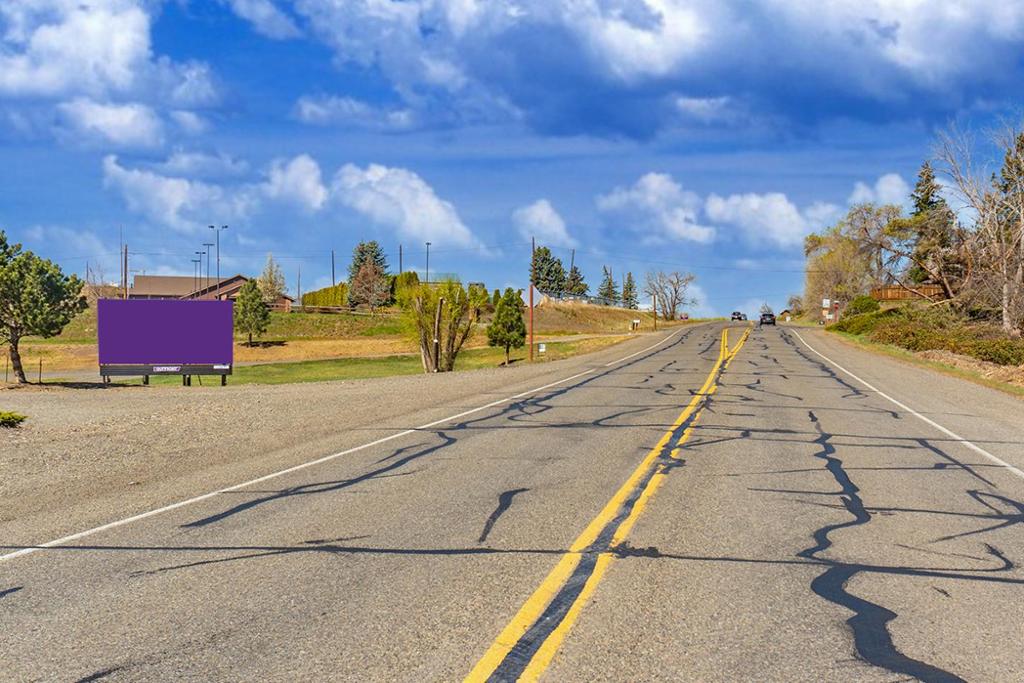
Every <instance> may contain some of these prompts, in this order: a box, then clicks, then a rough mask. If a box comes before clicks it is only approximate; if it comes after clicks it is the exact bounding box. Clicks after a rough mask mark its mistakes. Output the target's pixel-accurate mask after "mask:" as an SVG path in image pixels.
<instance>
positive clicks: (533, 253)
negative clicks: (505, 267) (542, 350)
mask: <svg viewBox="0 0 1024 683" xmlns="http://www.w3.org/2000/svg"><path fill="white" fill-rule="evenodd" d="M536 251H537V242H536V240H535V239H534V238H533V237H531V238H530V362H531V363H532V362H533V281H534V280H535V279H537V278H536V275H537V274H536V273H535V272H533V264H534V256H536Z"/></svg>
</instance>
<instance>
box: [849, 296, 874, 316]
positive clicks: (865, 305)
mask: <svg viewBox="0 0 1024 683" xmlns="http://www.w3.org/2000/svg"><path fill="white" fill-rule="evenodd" d="M880 308H881V306H880V305H879V303H878V302H877V301H875V300H874V299H872V298H871V297H870V296H868V295H867V294H861V295H860V296H858V297H854V299H853V301H851V302H850V303H848V304H847V305H846V310H845V311H844V313H845V314H846V315H861V314H862V313H874V312H875V311H877V310H879V309H880Z"/></svg>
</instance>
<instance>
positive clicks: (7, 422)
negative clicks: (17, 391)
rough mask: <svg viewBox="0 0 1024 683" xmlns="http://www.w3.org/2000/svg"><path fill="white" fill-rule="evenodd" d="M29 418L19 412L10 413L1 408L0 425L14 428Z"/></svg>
mask: <svg viewBox="0 0 1024 683" xmlns="http://www.w3.org/2000/svg"><path fill="white" fill-rule="evenodd" d="M27 419H28V418H27V417H25V416H24V415H19V414H18V413H8V412H4V411H2V410H0V427H7V428H14V427H17V426H18V425H20V424H21V423H22V422H24V421H25V420H27Z"/></svg>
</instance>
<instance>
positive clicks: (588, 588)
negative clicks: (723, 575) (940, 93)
mask: <svg viewBox="0 0 1024 683" xmlns="http://www.w3.org/2000/svg"><path fill="white" fill-rule="evenodd" d="M728 334H729V333H728V329H724V330H722V339H721V344H720V346H719V352H718V358H717V359H716V361H715V364H714V366H713V367H712V369H711V372H710V373H709V374H708V376H707V379H706V380H705V381H704V384H703V386H701V388H700V391H698V392H697V393H696V394H694V395H693V397H692V398H691V399H690V402H689V403H688V404H687V406H686V408H684V409H683V411H682V412H681V413H680V414H679V417H677V418H676V420H675V422H674V423H673V424H672V426H671V428H669V430H668V431H666V432H665V434H664V435H663V436H662V437H661V439H659V440H658V443H657V444H656V445H655V446H654V448H652V449H651V451H650V452H649V453H648V454H647V455H646V456H645V457H644V459H643V460H642V461H641V462H640V464H639V465H638V466H637V468H636V469H635V470H634V471H633V473H632V474H631V475H630V476H629V479H627V480H626V482H625V483H624V484H623V485H622V486H621V487H620V488H619V490H618V491H616V493H615V495H614V496H612V498H611V500H609V501H608V503H607V504H606V505H605V506H604V508H602V509H601V511H600V512H599V513H598V514H597V516H596V517H594V519H593V520H591V522H590V523H589V524H588V525H587V527H586V528H585V529H584V530H583V533H581V534H580V535H579V536H578V537H577V538H576V540H575V541H574V542H573V543H572V545H571V546H570V547H569V550H568V552H567V553H565V554H564V555H563V556H562V557H561V559H560V560H559V561H558V564H557V565H555V568H554V569H552V570H551V572H550V573H549V574H548V575H547V577H546V578H545V579H544V581H542V582H541V584H540V586H538V588H537V589H536V590H535V591H534V593H533V594H532V595H531V596H530V597H529V598H527V600H526V602H525V603H523V606H522V607H520V609H519V611H518V612H517V613H516V615H515V616H514V617H513V618H512V620H511V621H510V622H509V623H508V625H507V626H506V627H505V628H504V629H503V630H502V632H501V633H500V634H499V635H498V637H497V638H496V639H495V641H494V642H493V643H492V644H491V646H490V648H488V650H487V652H485V653H484V655H483V657H481V658H480V661H479V662H477V664H476V666H475V667H473V670H472V671H470V673H469V675H467V676H466V679H465V680H466V681H486V680H487V679H488V677H490V676H491V674H493V673H494V672H495V670H496V669H497V668H498V667H499V666H500V665H501V663H502V662H503V661H504V659H505V658H506V656H507V655H508V654H509V652H511V650H512V648H514V647H515V646H516V644H517V643H518V642H519V640H520V638H522V637H523V635H524V634H525V633H526V632H527V631H528V630H529V629H530V627H531V626H533V624H534V623H536V622H537V620H538V619H539V618H540V616H541V614H542V613H543V612H544V610H545V609H546V608H547V606H548V605H549V604H550V603H551V601H552V600H553V599H554V597H555V596H556V595H557V594H558V592H559V591H560V590H561V589H562V587H563V586H564V585H565V584H566V582H567V581H568V580H569V578H570V576H572V574H573V572H574V571H575V570H576V568H577V567H578V566H579V564H580V561H581V559H582V557H583V552H584V551H585V550H587V548H589V547H590V546H591V545H593V544H594V542H595V541H596V540H597V538H598V536H599V535H600V533H601V531H602V530H604V529H605V528H606V527H607V526H608V524H609V523H610V522H612V521H613V520H614V519H615V518H616V516H617V515H618V513H619V511H620V510H621V509H622V506H623V505H624V504H625V503H626V501H627V500H628V499H629V498H630V496H631V495H633V494H635V492H636V489H637V487H638V486H640V484H641V482H642V481H643V480H644V478H645V477H647V476H648V474H649V473H650V471H651V468H652V467H654V466H655V465H656V464H657V460H658V458H659V457H660V456H661V455H662V453H663V452H664V450H665V448H666V446H668V445H669V442H670V441H671V440H672V435H673V434H675V433H676V431H677V430H678V429H679V428H680V427H681V426H682V425H684V424H686V423H687V421H688V420H690V423H689V424H688V425H687V427H686V429H684V430H683V433H682V434H681V435H680V437H679V439H678V440H677V441H676V443H675V444H673V445H672V450H671V451H670V453H669V457H670V458H672V459H673V460H679V453H680V451H681V449H682V446H683V444H684V443H685V442H686V441H687V440H688V439H689V438H690V435H691V434H692V432H693V425H694V423H695V422H696V421H697V420H698V419H699V418H700V415H701V413H702V412H703V402H704V399H705V398H706V397H708V396H710V395H711V394H713V393H714V392H715V391H716V389H717V388H718V385H717V379H718V376H719V374H720V373H721V372H722V371H724V370H725V368H727V367H728V366H729V363H731V362H732V359H733V358H735V357H736V354H738V353H739V351H740V349H741V348H742V347H743V344H744V342H746V340H747V337H748V336H749V335H750V330H749V329H747V331H746V332H745V333H744V334H743V336H742V337H741V338H740V340H739V342H738V343H737V344H736V347H735V348H734V349H732V350H730V349H729V336H728ZM691 417H692V420H691ZM665 476H666V468H665V466H664V464H661V465H659V466H658V469H657V471H655V472H654V474H653V475H651V476H650V478H649V479H648V481H647V483H646V485H645V486H644V488H643V490H642V491H641V492H640V495H639V496H638V497H637V499H636V502H635V503H634V504H633V507H632V509H631V510H630V512H629V514H628V515H627V516H626V518H625V519H624V520H623V521H622V522H621V523H620V524H619V526H618V528H617V529H616V530H615V534H614V535H613V537H612V540H611V543H610V545H609V547H610V549H614V548H615V547H616V546H618V545H619V544H621V543H622V542H623V541H624V540H625V539H626V537H627V536H628V534H629V532H630V530H631V529H632V528H633V525H634V524H635V523H636V520H637V519H639V517H640V515H641V514H642V513H643V510H644V508H645V507H646V505H647V503H648V501H649V500H650V499H651V497H652V496H653V495H654V493H655V492H656V491H657V490H658V488H659V487H660V486H661V484H662V482H663V481H664V479H665ZM614 557H615V555H614V553H612V552H608V551H605V552H602V553H600V554H599V555H598V557H597V560H596V563H595V565H594V569H593V571H592V572H591V574H590V576H589V577H588V578H587V580H586V582H585V584H584V586H583V589H582V590H581V592H580V593H579V595H578V596H577V597H576V599H575V600H574V601H573V604H572V605H571V607H570V608H569V610H568V612H567V613H566V614H565V616H564V618H563V619H562V621H561V623H559V624H558V626H557V627H555V629H554V630H553V631H552V632H551V633H550V634H549V635H548V636H547V638H546V639H545V640H544V642H543V643H542V644H541V646H540V648H539V649H538V650H537V651H536V653H535V654H534V655H533V657H532V658H531V660H530V662H529V664H528V665H527V666H526V668H525V669H524V670H523V673H522V674H521V675H520V677H519V680H521V681H534V680H537V678H538V677H539V676H540V675H541V674H542V673H543V672H544V670H545V669H547V667H548V665H549V664H550V663H551V660H552V658H553V657H554V656H555V653H557V652H558V648H559V647H560V646H561V644H562V642H563V641H564V640H565V637H566V636H567V635H568V633H569V630H570V629H571V628H572V626H573V624H574V623H575V622H576V620H577V619H578V617H579V614H580V612H581V611H582V610H583V607H584V605H585V604H586V603H587V601H588V600H589V599H590V596H591V595H592V594H593V592H594V590H595V589H596V588H597V585H598V584H599V583H600V582H601V579H602V577H603V576H604V574H605V572H606V571H607V569H608V566H609V565H610V564H611V562H612V560H613V559H614Z"/></svg>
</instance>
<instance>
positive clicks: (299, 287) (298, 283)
mask: <svg viewBox="0 0 1024 683" xmlns="http://www.w3.org/2000/svg"><path fill="white" fill-rule="evenodd" d="M296 268H298V270H299V273H298V276H297V277H296V282H295V289H296V290H297V292H296V294H297V296H296V297H295V300H296V301H298V302H299V306H301V305H302V264H301V263H300V264H299V265H298V266H296Z"/></svg>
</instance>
